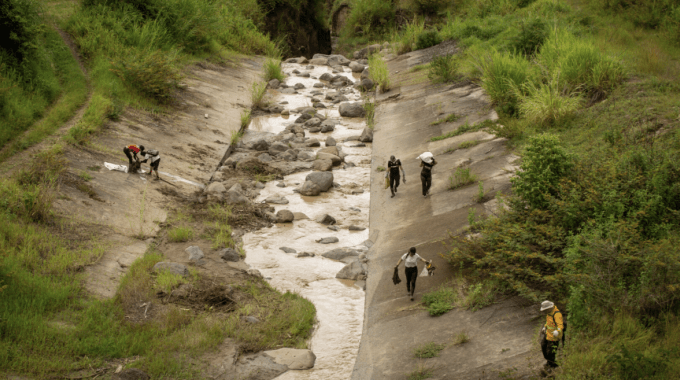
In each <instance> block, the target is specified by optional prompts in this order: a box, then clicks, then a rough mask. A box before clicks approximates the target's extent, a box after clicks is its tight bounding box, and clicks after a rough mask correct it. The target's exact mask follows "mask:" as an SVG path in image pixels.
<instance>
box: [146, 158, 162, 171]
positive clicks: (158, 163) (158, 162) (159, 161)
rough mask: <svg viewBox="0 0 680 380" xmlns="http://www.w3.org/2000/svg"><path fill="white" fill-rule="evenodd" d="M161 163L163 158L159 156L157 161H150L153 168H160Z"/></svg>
mask: <svg viewBox="0 0 680 380" xmlns="http://www.w3.org/2000/svg"><path fill="white" fill-rule="evenodd" d="M160 164H161V159H160V158H159V159H157V160H156V161H154V162H152V163H150V164H149V166H151V169H153V170H158V165H160Z"/></svg>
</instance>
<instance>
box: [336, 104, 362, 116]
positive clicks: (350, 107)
mask: <svg viewBox="0 0 680 380" xmlns="http://www.w3.org/2000/svg"><path fill="white" fill-rule="evenodd" d="M338 111H339V112H340V116H343V117H364V115H366V110H365V109H364V107H363V106H362V105H361V104H360V103H350V102H345V103H341V104H340V107H339V108H338Z"/></svg>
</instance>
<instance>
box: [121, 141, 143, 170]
mask: <svg viewBox="0 0 680 380" xmlns="http://www.w3.org/2000/svg"><path fill="white" fill-rule="evenodd" d="M142 150H144V146H143V145H142V146H141V147H138V146H137V145H134V144H131V145H128V146H126V147H124V148H123V153H125V156H127V158H128V164H129V165H128V168H129V170H128V172H129V173H135V172H136V171H137V167H138V166H139V158H138V157H137V153H139V152H140V151H142ZM133 159H134V161H133Z"/></svg>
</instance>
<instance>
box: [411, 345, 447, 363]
mask: <svg viewBox="0 0 680 380" xmlns="http://www.w3.org/2000/svg"><path fill="white" fill-rule="evenodd" d="M444 348H446V345H443V344H438V343H435V342H429V343H425V344H423V345H420V346H418V347H416V349H415V350H413V356H414V357H416V358H418V359H427V358H435V357H437V356H439V352H441V351H442V350H443V349H444Z"/></svg>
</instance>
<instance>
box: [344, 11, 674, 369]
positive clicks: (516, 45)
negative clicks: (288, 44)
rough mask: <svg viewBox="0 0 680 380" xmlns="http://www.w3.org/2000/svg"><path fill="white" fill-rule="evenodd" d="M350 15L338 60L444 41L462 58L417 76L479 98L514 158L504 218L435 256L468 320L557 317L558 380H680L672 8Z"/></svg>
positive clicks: (475, 223)
mask: <svg viewBox="0 0 680 380" xmlns="http://www.w3.org/2000/svg"><path fill="white" fill-rule="evenodd" d="M353 4H354V8H353V9H352V11H351V15H350V17H349V21H348V24H347V25H346V26H345V28H344V30H343V31H342V34H341V43H340V45H341V46H343V47H344V48H345V49H346V50H348V51H349V50H351V48H352V47H353V46H354V44H356V43H358V42H362V43H368V42H374V41H375V42H379V41H385V40H387V41H391V42H392V46H393V47H394V48H395V49H396V50H397V51H398V52H400V53H403V52H408V51H410V50H413V49H417V48H425V47H428V46H431V45H434V44H436V43H439V42H441V41H445V40H454V41H456V43H457V44H458V46H460V47H461V48H462V52H461V53H460V54H458V55H456V56H445V57H439V58H436V59H435V60H434V61H433V62H432V63H430V64H428V65H425V66H422V67H417V68H416V69H418V70H427V71H428V74H429V75H428V76H429V79H430V80H432V81H433V82H454V81H458V80H461V79H468V80H472V81H473V82H475V83H477V84H479V85H480V86H482V87H483V88H484V89H485V90H486V92H487V93H488V94H489V96H490V98H491V100H492V101H493V104H494V107H495V108H496V110H497V111H498V113H499V115H500V117H501V119H500V120H499V123H498V125H496V126H493V127H490V129H491V130H492V131H493V132H495V133H496V134H498V135H500V136H503V137H507V138H508V139H509V143H510V144H511V146H512V147H513V148H514V149H515V150H517V152H518V153H520V154H521V155H522V164H521V170H520V172H519V173H518V175H517V177H516V178H515V179H514V181H513V195H508V196H504V197H501V198H500V199H501V201H502V202H503V203H505V204H506V205H507V206H508V210H507V211H505V212H503V213H501V214H500V215H499V216H498V217H497V218H489V219H484V220H480V219H479V218H478V217H476V216H475V215H474V214H471V215H470V218H469V219H470V222H471V231H472V232H479V233H480V235H479V236H480V237H479V238H476V239H472V240H469V239H467V238H465V237H461V238H459V239H455V242H454V244H453V246H452V247H451V250H450V251H449V252H447V253H445V254H444V256H445V258H446V259H448V260H449V261H450V263H451V264H452V265H453V266H454V267H455V268H457V269H458V268H460V274H461V276H465V277H467V278H468V279H469V280H470V281H471V282H472V283H473V284H475V285H473V287H471V288H470V289H473V290H474V292H475V294H476V297H478V299H479V300H480V302H477V303H476V304H475V305H474V307H479V306H481V305H483V304H484V303H485V302H486V303H488V302H491V301H492V300H493V297H489V295H491V294H498V293H509V294H518V295H521V296H523V297H525V298H527V299H529V300H531V301H534V302H540V301H542V300H544V299H551V300H555V301H557V303H558V305H559V306H560V308H561V309H562V310H565V314H568V320H569V323H570V325H569V326H570V327H569V332H568V338H567V339H568V340H567V345H566V348H565V349H564V350H563V351H562V354H561V356H560V361H561V364H562V366H561V367H560V369H559V370H558V371H557V373H556V375H557V377H558V378H565V379H586V378H593V379H595V378H611V379H671V378H674V377H677V375H676V374H677V373H678V370H680V351H679V350H678V348H677V342H678V338H679V337H680V328H678V326H677V323H678V320H679V318H678V311H680V310H679V309H680V304H679V302H678V301H680V299H679V298H680V253H679V252H678V250H677V249H676V248H675V247H676V246H677V242H678V241H679V239H680V219H679V218H678V216H679V215H680V214H679V213H680V186H679V185H678V181H679V180H680V164H678V162H680V161H679V160H678V159H679V158H680V131H679V129H678V127H680V107H679V106H678V105H679V104H680V85H678V82H677V78H679V77H680V61H679V58H680V34H679V32H680V2H679V1H675V0H659V1H634V0H619V1H616V0H613V1H587V0H580V1H579V0H574V1H563V0H535V1H531V0H527V1H525V0H483V1H455V2H451V1H438V0H414V1H409V2H393V3H390V2H373V1H371V0H356V1H354V2H353ZM404 14H407V15H410V17H411V18H410V19H408V22H405V23H404V22H400V20H399V17H400V15H402V16H403V15H404ZM426 20H427V21H426ZM472 174H474V173H472ZM481 191H484V190H483V188H482V190H481ZM480 303H481V304H480Z"/></svg>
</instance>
